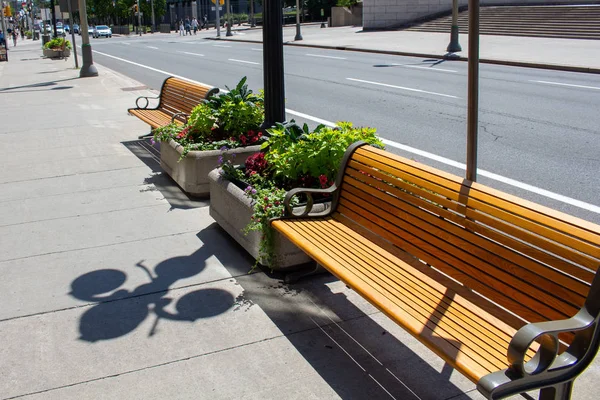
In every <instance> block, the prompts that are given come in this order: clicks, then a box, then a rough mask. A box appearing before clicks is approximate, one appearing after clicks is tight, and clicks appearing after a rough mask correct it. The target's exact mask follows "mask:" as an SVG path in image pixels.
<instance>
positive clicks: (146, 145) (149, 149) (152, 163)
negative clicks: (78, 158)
mask: <svg viewBox="0 0 600 400" xmlns="http://www.w3.org/2000/svg"><path fill="white" fill-rule="evenodd" d="M121 144H122V145H123V146H125V147H126V148H127V149H128V150H129V151H131V152H132V153H133V154H134V155H135V156H136V157H137V158H139V159H140V161H142V162H143V163H144V164H145V165H146V166H147V167H148V168H150V170H151V171H152V173H151V175H150V176H148V177H147V178H145V179H144V184H146V185H148V186H149V187H147V188H145V189H141V191H157V192H160V193H161V194H162V195H163V197H164V198H165V200H167V201H168V202H169V204H170V205H171V209H180V210H189V209H192V208H198V207H207V206H208V205H209V204H210V201H209V200H208V199H197V198H193V197H190V196H188V195H187V194H186V193H185V192H184V191H183V190H182V189H181V188H180V187H179V186H178V185H177V183H175V181H174V180H173V179H171V177H170V176H169V175H168V174H167V173H166V172H164V171H163V169H162V168H161V167H160V143H159V142H156V143H154V144H152V142H151V140H150V138H147V139H138V140H131V141H127V142H121Z"/></svg>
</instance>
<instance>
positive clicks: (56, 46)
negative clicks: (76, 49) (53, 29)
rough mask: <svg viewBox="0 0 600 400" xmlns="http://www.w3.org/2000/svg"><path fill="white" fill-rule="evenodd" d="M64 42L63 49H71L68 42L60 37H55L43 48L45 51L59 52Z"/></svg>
mask: <svg viewBox="0 0 600 400" xmlns="http://www.w3.org/2000/svg"><path fill="white" fill-rule="evenodd" d="M65 42H66V45H65V47H66V48H67V49H69V50H71V49H73V46H72V45H71V42H69V41H68V40H66V39H65V38H62V37H57V38H54V39H52V40H50V41H48V42H47V43H46V44H45V45H44V48H46V49H52V50H60V49H62V46H63V44H64V43H65Z"/></svg>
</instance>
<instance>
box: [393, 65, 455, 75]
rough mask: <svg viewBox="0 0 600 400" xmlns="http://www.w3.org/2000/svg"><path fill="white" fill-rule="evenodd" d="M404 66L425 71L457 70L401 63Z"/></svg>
mask: <svg viewBox="0 0 600 400" xmlns="http://www.w3.org/2000/svg"><path fill="white" fill-rule="evenodd" d="M393 65H399V64H393ZM402 66H403V67H405V68H417V69H424V70H425V71H435V72H452V73H454V72H458V71H455V70H453V69H443V68H433V67H424V66H421V65H402Z"/></svg>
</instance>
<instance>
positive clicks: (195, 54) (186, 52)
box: [178, 51, 204, 57]
mask: <svg viewBox="0 0 600 400" xmlns="http://www.w3.org/2000/svg"><path fill="white" fill-rule="evenodd" d="M178 53H183V54H189V55H191V56H198V57H204V54H200V53H190V52H189V51H178Z"/></svg>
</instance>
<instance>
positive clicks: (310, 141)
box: [263, 121, 383, 182]
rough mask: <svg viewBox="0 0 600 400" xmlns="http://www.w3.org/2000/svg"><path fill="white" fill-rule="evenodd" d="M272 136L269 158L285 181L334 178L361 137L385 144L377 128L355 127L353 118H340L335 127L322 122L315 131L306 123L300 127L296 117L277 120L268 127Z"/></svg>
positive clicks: (274, 169) (370, 142) (372, 142)
mask: <svg viewBox="0 0 600 400" xmlns="http://www.w3.org/2000/svg"><path fill="white" fill-rule="evenodd" d="M268 131H269V133H270V135H271V137H270V138H269V139H268V142H266V143H265V145H263V147H264V148H266V149H267V152H266V154H265V159H266V160H267V162H268V163H269V164H270V165H271V168H272V171H273V176H274V178H276V179H279V180H280V181H282V182H295V181H297V180H298V179H299V178H301V177H302V176H303V175H309V176H311V177H313V178H320V177H321V176H322V175H324V176H326V177H327V180H328V181H331V180H333V179H334V178H335V176H336V175H337V169H338V168H339V164H340V162H341V160H342V157H343V156H344V152H345V151H346V149H347V148H348V146H350V145H351V144H352V143H354V142H357V141H359V140H364V141H365V142H367V143H369V144H372V145H374V146H378V147H383V143H382V142H381V141H380V140H379V139H378V138H377V136H376V134H375V131H376V130H375V129H374V128H354V127H353V125H352V123H350V122H339V123H338V126H337V127H335V128H329V127H325V126H323V125H319V126H318V127H317V128H316V129H315V130H314V131H313V132H309V131H308V127H307V125H306V124H305V125H304V127H303V128H300V127H299V126H298V125H296V124H295V123H294V122H293V121H292V123H290V124H288V125H282V124H277V126H276V127H274V128H271V129H269V130H268Z"/></svg>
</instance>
